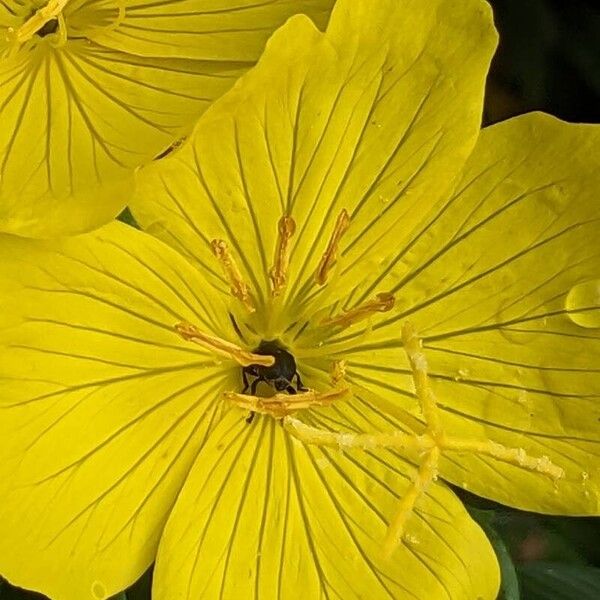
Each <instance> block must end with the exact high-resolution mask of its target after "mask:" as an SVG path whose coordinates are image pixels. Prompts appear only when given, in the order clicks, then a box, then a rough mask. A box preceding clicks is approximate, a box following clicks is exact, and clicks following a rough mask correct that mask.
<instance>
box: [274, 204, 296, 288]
mask: <svg viewBox="0 0 600 600" xmlns="http://www.w3.org/2000/svg"><path fill="white" fill-rule="evenodd" d="M278 228H279V237H278V239H277V247H276V249H275V260H274V263H273V268H272V269H271V270H270V271H269V277H270V278H271V294H272V295H273V297H275V296H278V295H279V294H280V293H281V291H282V290H283V288H284V287H285V285H286V281H287V269H288V265H289V261H290V248H289V242H290V239H291V238H292V236H293V235H294V233H295V232H296V223H295V221H294V219H292V217H290V216H288V215H283V217H281V219H279V225H278Z"/></svg>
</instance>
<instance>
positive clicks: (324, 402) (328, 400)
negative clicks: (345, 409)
mask: <svg viewBox="0 0 600 600" xmlns="http://www.w3.org/2000/svg"><path fill="white" fill-rule="evenodd" d="M349 393H350V390H349V389H348V388H339V389H331V390H328V391H326V392H317V391H315V390H306V391H305V392H299V393H298V394H283V393H277V394H275V395H273V396H269V397H266V398H262V397H261V396H254V395H249V394H238V393H237V392H225V393H224V394H223V397H224V398H225V400H228V401H229V402H232V403H233V404H235V405H236V406H239V407H240V408H243V409H244V410H250V411H252V412H256V413H260V414H263V415H269V416H271V417H273V418H274V419H285V418H290V417H289V415H292V414H294V413H295V412H297V411H299V410H303V409H308V408H313V407H315V406H328V405H330V404H332V403H333V402H335V401H336V400H339V399H340V398H343V397H344V396H346V395H348V394H349ZM286 423H287V421H284V426H286ZM290 423H291V426H292V427H293V426H296V425H297V424H298V423H300V426H303V424H302V423H301V421H297V420H295V419H293V420H292V421H291V422H290ZM304 427H308V426H307V425H304ZM308 429H310V430H312V429H313V428H310V427H308ZM317 431H318V430H317Z"/></svg>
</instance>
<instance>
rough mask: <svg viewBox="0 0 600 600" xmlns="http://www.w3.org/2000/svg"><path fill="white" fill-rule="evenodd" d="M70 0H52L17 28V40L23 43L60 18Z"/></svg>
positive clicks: (15, 37)
mask: <svg viewBox="0 0 600 600" xmlns="http://www.w3.org/2000/svg"><path fill="white" fill-rule="evenodd" d="M68 2H69V0H50V1H49V2H48V4H47V5H46V6H43V7H42V8H40V9H39V10H37V11H36V12H35V13H34V14H33V15H32V16H31V17H30V18H29V19H28V20H27V21H25V23H23V25H21V27H19V28H18V29H17V31H16V32H15V35H14V39H15V41H16V42H17V43H19V44H22V43H23V42H26V41H27V40H30V39H31V38H32V37H33V36H34V35H35V34H36V33H37V32H38V31H40V29H42V27H44V25H46V23H49V22H50V21H52V20H54V19H58V17H59V16H60V15H61V13H62V11H63V9H64V8H65V6H66V5H67V4H68Z"/></svg>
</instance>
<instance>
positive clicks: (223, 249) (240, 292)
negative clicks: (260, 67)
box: [211, 240, 256, 312]
mask: <svg viewBox="0 0 600 600" xmlns="http://www.w3.org/2000/svg"><path fill="white" fill-rule="evenodd" d="M211 246H212V250H213V253H214V255H215V256H216V257H217V259H218V261H219V262H220V263H221V267H222V269H223V273H224V274H225V277H226V278H227V279H228V281H229V285H230V286H231V287H230V290H231V294H232V295H233V296H234V297H236V298H237V299H238V300H239V301H240V302H241V303H242V304H243V305H244V306H245V307H246V308H247V309H248V311H249V312H254V311H255V310H256V308H255V307H254V302H253V300H252V296H251V295H250V291H249V290H248V286H247V285H246V282H245V281H244V280H243V278H242V274H241V272H240V269H239V267H238V266H237V263H236V262H235V260H234V258H233V256H231V253H230V252H229V247H228V246H227V242H225V240H213V241H212V242H211Z"/></svg>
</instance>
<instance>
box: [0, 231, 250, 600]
mask: <svg viewBox="0 0 600 600" xmlns="http://www.w3.org/2000/svg"><path fill="white" fill-rule="evenodd" d="M0 256H2V261H1V263H0V297H1V298H2V312H1V314H0V514H1V515H2V535H1V536H0V573H2V575H3V576H5V577H6V578H7V579H8V580H9V581H11V582H12V583H15V584H17V585H19V586H23V587H26V588H30V589H35V590H38V591H40V592H43V593H45V594H47V595H49V596H50V597H52V598H61V599H63V600H86V599H90V600H91V599H95V600H100V599H102V598H105V597H108V596H110V595H112V594H114V593H116V592H118V591H119V590H121V589H124V588H125V587H126V586H128V585H129V584H131V583H132V582H133V581H134V580H135V579H136V578H137V577H139V576H140V575H141V573H142V572H143V571H144V570H145V569H146V568H147V567H148V566H149V565H150V563H151V562H152V561H153V560H154V557H155V555H156V549H157V544H158V539H159V536H160V534H161V531H162V528H163V525H164V523H165V520H166V517H167V515H168V512H169V510H170V508H171V505H172V504H173V502H174V500H175V497H176V495H177V493H178V491H179V488H180V486H181V484H182V482H183V480H184V478H185V476H186V474H187V472H188V469H189V468H190V465H191V463H192V461H193V459H194V457H195V456H196V454H197V451H198V448H199V446H200V445H201V444H202V443H203V440H204V437H205V436H206V434H207V430H208V429H209V427H210V423H211V421H213V420H215V419H218V417H219V412H220V408H221V403H220V398H221V394H222V391H223V389H232V386H233V385H239V383H238V378H239V377H238V375H239V370H238V369H237V368H233V369H232V367H230V366H228V364H230V363H225V362H223V364H221V365H220V364H219V362H218V361H217V362H215V357H214V356H210V355H208V354H207V353H206V352H205V351H204V350H203V349H202V348H201V347H199V346H195V345H191V344H189V343H188V342H185V341H184V340H183V339H182V338H181V337H180V336H179V335H178V334H177V333H176V332H175V330H174V328H173V325H174V324H175V323H176V322H179V321H182V320H186V321H190V322H194V323H197V324H198V325H199V326H202V327H204V328H206V329H207V330H212V331H213V332H214V333H217V334H220V335H221V336H223V337H224V338H227V337H229V338H231V336H232V335H235V334H234V333H233V332H232V331H231V330H230V329H231V326H230V325H228V324H227V313H226V310H225V309H224V308H223V307H222V306H221V305H220V303H219V298H218V297H217V298H212V297H211V299H210V302H208V301H207V299H206V296H205V293H204V291H203V290H205V289H206V282H205V281H204V280H203V278H202V277H201V275H200V274H199V273H197V272H196V271H195V270H194V269H192V268H191V267H190V266H189V265H188V264H187V262H186V261H185V260H184V259H182V258H181V257H179V256H177V255H176V253H175V252H173V251H172V250H171V249H170V248H167V247H166V246H164V244H162V243H161V242H159V241H158V240H154V239H152V238H151V237H150V236H147V235H145V234H142V233H140V232H136V231H135V230H133V229H131V228H129V227H126V226H124V225H119V224H115V225H110V226H108V227H106V228H103V229H100V230H99V231H98V232H96V233H94V234H88V235H84V236H80V237H76V238H70V239H69V240H66V241H64V242H60V243H58V242H39V241H33V240H24V239H20V238H17V237H11V236H6V235H5V236H0Z"/></svg>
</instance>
